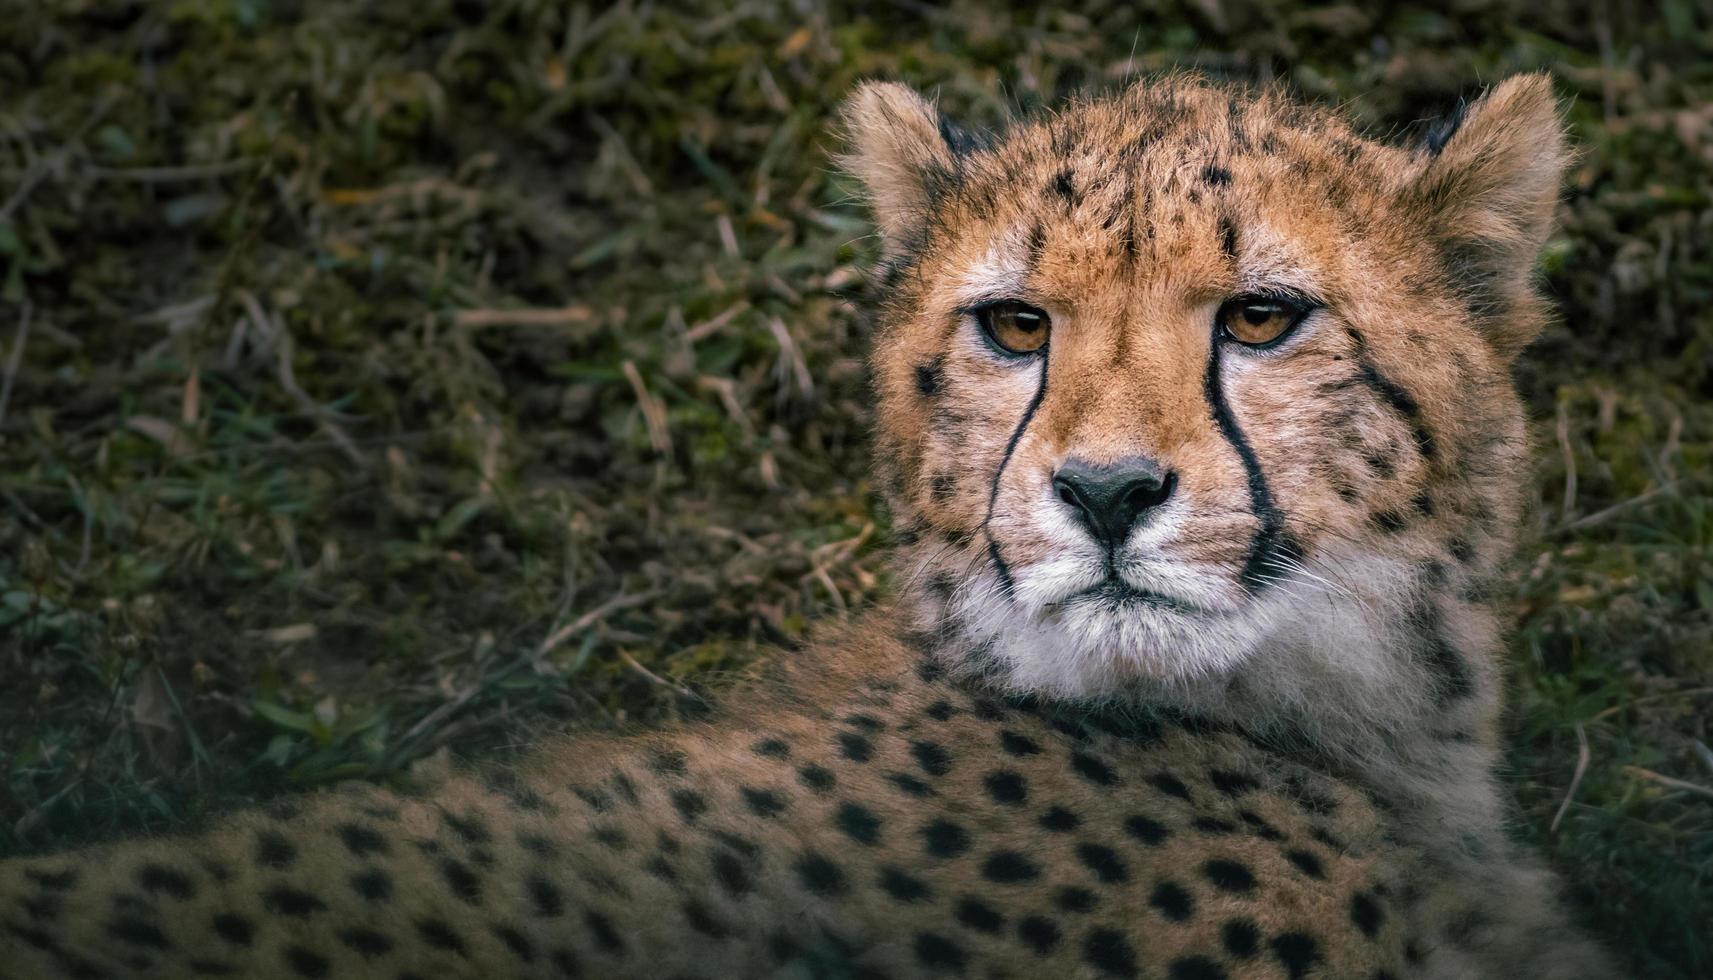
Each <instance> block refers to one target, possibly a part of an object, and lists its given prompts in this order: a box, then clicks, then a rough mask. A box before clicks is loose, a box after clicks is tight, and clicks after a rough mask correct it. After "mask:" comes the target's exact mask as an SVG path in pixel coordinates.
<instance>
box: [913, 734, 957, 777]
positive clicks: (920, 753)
mask: <svg viewBox="0 0 1713 980" xmlns="http://www.w3.org/2000/svg"><path fill="white" fill-rule="evenodd" d="M910 755H911V756H912V757H914V758H915V759H916V764H917V765H919V766H921V767H922V771H923V772H926V773H927V774H928V775H930V776H944V775H945V774H946V773H948V772H951V771H952V757H951V754H950V753H948V752H947V751H946V750H945V748H944V747H943V746H941V745H940V744H939V743H937V742H911V743H910Z"/></svg>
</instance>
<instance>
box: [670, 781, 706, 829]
mask: <svg viewBox="0 0 1713 980" xmlns="http://www.w3.org/2000/svg"><path fill="white" fill-rule="evenodd" d="M671 799H672V808H673V809H674V810H677V811H678V816H679V817H681V818H683V820H684V822H685V823H695V822H696V821H697V819H698V818H700V817H701V816H702V814H704V813H706V812H708V801H707V799H706V798H704V797H703V796H702V794H701V793H698V792H696V791H695V790H689V789H675V790H673V791H672V796H671Z"/></svg>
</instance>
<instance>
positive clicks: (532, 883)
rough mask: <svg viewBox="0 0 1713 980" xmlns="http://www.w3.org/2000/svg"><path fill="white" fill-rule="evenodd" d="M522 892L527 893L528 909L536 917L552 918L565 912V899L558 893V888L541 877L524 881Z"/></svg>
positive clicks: (535, 876)
mask: <svg viewBox="0 0 1713 980" xmlns="http://www.w3.org/2000/svg"><path fill="white" fill-rule="evenodd" d="M524 891H526V892H528V893H529V904H530V908H531V909H532V910H533V911H534V912H535V914H536V915H539V916H543V917H552V916H556V915H559V914H560V913H562V912H564V911H565V897H564V896H563V895H561V894H560V893H559V886H557V885H555V884H554V883H553V882H551V881H548V880H547V879H546V878H544V877H542V876H541V875H538V874H535V875H530V876H529V877H528V878H527V879H525V880H524Z"/></svg>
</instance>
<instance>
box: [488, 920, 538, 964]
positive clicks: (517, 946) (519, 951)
mask: <svg viewBox="0 0 1713 980" xmlns="http://www.w3.org/2000/svg"><path fill="white" fill-rule="evenodd" d="M488 931H489V932H492V933H493V934H494V938H496V939H498V940H499V941H500V942H501V943H504V944H505V947H506V949H508V950H510V951H511V954H512V955H513V956H515V957H517V958H518V959H520V960H522V961H524V962H525V963H534V962H535V948H534V947H533V946H531V945H530V944H529V940H528V939H526V938H524V935H523V933H521V932H518V931H517V930H516V929H513V928H512V927H511V926H506V925H499V924H497V923H496V924H493V925H490V926H488Z"/></svg>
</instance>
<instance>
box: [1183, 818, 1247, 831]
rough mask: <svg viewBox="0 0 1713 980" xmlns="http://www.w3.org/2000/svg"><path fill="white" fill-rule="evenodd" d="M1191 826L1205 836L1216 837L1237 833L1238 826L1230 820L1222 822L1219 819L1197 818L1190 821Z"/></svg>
mask: <svg viewBox="0 0 1713 980" xmlns="http://www.w3.org/2000/svg"><path fill="white" fill-rule="evenodd" d="M1190 826H1191V827H1194V828H1195V829H1197V830H1199V831H1201V832H1202V833H1204V834H1210V835H1214V836H1223V835H1225V834H1230V833H1235V832H1236V831H1237V825H1236V824H1234V823H1232V822H1231V821H1229V820H1222V819H1220V818H1219V817H1197V818H1195V819H1194V820H1191V821H1190Z"/></svg>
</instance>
